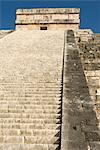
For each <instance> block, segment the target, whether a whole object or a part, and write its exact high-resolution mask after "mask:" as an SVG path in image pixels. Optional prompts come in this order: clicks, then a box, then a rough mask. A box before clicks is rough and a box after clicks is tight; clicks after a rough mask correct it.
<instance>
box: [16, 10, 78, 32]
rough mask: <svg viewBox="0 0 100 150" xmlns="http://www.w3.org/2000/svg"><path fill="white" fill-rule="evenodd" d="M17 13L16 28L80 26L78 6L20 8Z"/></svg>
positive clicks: (62, 28)
mask: <svg viewBox="0 0 100 150" xmlns="http://www.w3.org/2000/svg"><path fill="white" fill-rule="evenodd" d="M16 15H17V16H16V29H20V28H21V29H31V30H32V29H33V30H41V28H43V27H44V28H45V30H55V29H56V30H67V29H79V26H80V9H78V8H56V9H55V8H44V9H18V10H17V12H16Z"/></svg>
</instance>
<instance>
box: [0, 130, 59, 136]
mask: <svg viewBox="0 0 100 150" xmlns="http://www.w3.org/2000/svg"><path fill="white" fill-rule="evenodd" d="M0 135H1V136H37V135H38V136H48V135H49V136H50V135H51V136H52V135H53V136H57V137H59V136H60V131H59V129H58V130H49V129H47V130H46V129H21V130H20V129H0Z"/></svg>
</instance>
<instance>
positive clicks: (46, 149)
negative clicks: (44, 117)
mask: <svg viewBox="0 0 100 150" xmlns="http://www.w3.org/2000/svg"><path fill="white" fill-rule="evenodd" d="M58 147H59V145H58V144H6V143H5V144H4V145H3V144H0V150H56V149H57V148H58Z"/></svg>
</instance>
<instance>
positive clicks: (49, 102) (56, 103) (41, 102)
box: [0, 99, 61, 107]
mask: <svg viewBox="0 0 100 150" xmlns="http://www.w3.org/2000/svg"><path fill="white" fill-rule="evenodd" d="M60 104H61V101H60V100H57V101H54V100H50V101H48V99H46V100H41V101H16V100H15V101H14V100H13V101H1V102H0V105H1V106H2V105H5V107H7V106H14V105H21V106H23V105H24V106H26V107H28V106H32V105H33V106H34V107H35V106H36V107H37V106H38V105H41V106H42V105H43V106H44V105H46V106H47V105H49V106H51V105H53V106H54V107H55V106H57V105H60ZM24 106H23V107H24ZM44 107H45V106H44Z"/></svg>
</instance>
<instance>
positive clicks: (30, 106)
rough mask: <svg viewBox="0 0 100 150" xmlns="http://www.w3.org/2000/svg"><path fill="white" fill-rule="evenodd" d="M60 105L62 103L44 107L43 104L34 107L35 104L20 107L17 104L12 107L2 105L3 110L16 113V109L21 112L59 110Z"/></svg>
mask: <svg viewBox="0 0 100 150" xmlns="http://www.w3.org/2000/svg"><path fill="white" fill-rule="evenodd" d="M59 104H60V102H59V103H58V104H57V105H56V104H55V105H53V104H52V105H48V104H45V105H44V104H43V105H42V104H41V103H40V105H39V104H35V105H33V104H30V105H19V104H18V105H17V103H16V104H11V105H10V104H8V105H7V104H2V105H1V110H6V111H7V110H13V109H14V110H15V111H16V109H17V110H19V111H20V110H23V109H24V110H31V111H32V110H33V109H34V110H36V111H37V110H38V109H39V110H40V111H42V110H50V111H51V110H58V109H60V105H59ZM1 110H0V111H1ZM34 110H33V111H34Z"/></svg>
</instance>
